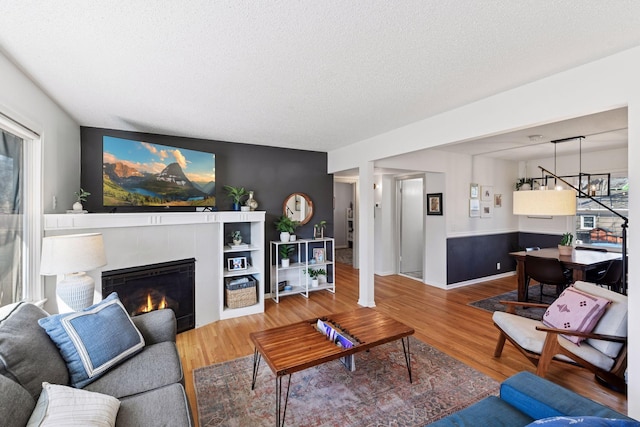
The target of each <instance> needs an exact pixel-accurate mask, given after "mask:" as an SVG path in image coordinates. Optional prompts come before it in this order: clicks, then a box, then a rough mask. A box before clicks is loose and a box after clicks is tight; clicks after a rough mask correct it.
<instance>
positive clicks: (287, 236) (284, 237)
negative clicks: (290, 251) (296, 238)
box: [280, 231, 291, 243]
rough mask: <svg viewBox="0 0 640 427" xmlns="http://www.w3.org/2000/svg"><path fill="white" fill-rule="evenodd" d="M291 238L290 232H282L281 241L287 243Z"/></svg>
mask: <svg viewBox="0 0 640 427" xmlns="http://www.w3.org/2000/svg"><path fill="white" fill-rule="evenodd" d="M290 238H291V234H289V232H287V231H282V232H280V241H281V242H283V243H286V242H288V241H289V240H290Z"/></svg>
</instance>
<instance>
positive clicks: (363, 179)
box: [358, 162, 376, 307]
mask: <svg viewBox="0 0 640 427" xmlns="http://www.w3.org/2000/svg"><path fill="white" fill-rule="evenodd" d="M359 170H360V175H359V187H360V191H359V193H360V198H359V199H360V200H359V203H358V206H359V209H358V243H359V245H358V248H359V259H360V287H359V289H360V297H359V299H358V304H359V305H361V306H364V307H375V305H376V303H375V301H374V282H373V280H374V262H375V251H374V244H375V237H374V217H373V209H374V197H373V183H374V181H373V162H366V163H363V164H361V165H360V167H359Z"/></svg>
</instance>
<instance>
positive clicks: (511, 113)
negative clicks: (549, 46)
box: [0, 43, 640, 417]
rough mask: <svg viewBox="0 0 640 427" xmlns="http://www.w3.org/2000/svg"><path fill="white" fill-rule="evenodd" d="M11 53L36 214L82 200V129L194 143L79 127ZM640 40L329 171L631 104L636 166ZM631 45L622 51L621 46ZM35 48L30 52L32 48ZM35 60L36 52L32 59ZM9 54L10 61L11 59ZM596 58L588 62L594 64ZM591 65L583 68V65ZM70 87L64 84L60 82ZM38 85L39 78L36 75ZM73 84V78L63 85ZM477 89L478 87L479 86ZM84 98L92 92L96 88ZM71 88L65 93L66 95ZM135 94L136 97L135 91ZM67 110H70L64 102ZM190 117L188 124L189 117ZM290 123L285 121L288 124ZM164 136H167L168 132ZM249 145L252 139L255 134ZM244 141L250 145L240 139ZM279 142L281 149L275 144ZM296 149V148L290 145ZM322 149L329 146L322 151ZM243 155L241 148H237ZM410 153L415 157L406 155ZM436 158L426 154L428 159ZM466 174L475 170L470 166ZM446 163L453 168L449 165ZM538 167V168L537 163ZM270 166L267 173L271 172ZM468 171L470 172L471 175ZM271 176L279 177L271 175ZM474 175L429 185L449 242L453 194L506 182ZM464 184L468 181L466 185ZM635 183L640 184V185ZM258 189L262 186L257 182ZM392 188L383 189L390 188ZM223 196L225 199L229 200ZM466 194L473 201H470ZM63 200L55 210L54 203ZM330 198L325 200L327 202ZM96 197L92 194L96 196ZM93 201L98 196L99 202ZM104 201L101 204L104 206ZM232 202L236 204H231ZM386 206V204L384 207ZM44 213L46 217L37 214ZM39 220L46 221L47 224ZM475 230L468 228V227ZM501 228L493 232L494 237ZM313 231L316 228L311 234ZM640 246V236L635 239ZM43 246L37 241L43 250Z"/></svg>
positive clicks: (422, 121)
mask: <svg viewBox="0 0 640 427" xmlns="http://www.w3.org/2000/svg"><path fill="white" fill-rule="evenodd" d="M0 45H2V46H3V48H4V52H3V55H2V56H1V57H0V70H1V71H2V73H1V74H2V76H3V79H2V82H0V85H1V87H2V91H1V92H2V95H1V98H0V105H2V113H3V115H6V116H9V117H11V118H12V119H13V120H15V121H17V122H19V123H22V124H23V125H25V126H26V127H28V128H30V129H32V130H34V131H36V133H38V134H39V135H41V136H42V140H41V141H40V143H39V144H40V146H39V148H38V147H34V148H36V149H39V150H41V156H42V159H43V160H42V168H41V170H40V176H39V177H38V176H36V182H42V186H41V187H40V188H39V189H38V191H39V193H38V194H34V195H31V196H29V197H30V199H31V201H32V202H33V204H32V206H33V208H34V211H33V212H36V213H44V214H53V213H64V212H65V211H66V209H69V208H70V206H71V205H72V203H73V201H74V196H73V193H74V192H75V191H77V190H78V189H79V188H80V186H81V185H83V181H82V174H83V173H85V171H84V169H83V167H81V165H82V151H81V147H82V126H86V127H87V128H97V129H106V130H109V131H113V130H116V131H121V130H122V131H125V132H143V133H149V134H154V135H163V136H171V137H173V136H175V135H178V136H176V138H180V137H185V138H193V135H190V134H187V133H186V132H178V133H176V132H175V131H172V130H171V129H170V128H164V129H163V128H162V127H160V126H155V127H152V126H148V127H145V126H143V124H142V123H138V124H134V125H135V126H134V125H132V122H133V121H135V120H136V119H135V117H136V115H135V114H134V113H130V112H128V111H124V110H122V111H114V112H112V114H115V115H119V116H127V120H128V121H129V126H131V127H133V128H135V129H137V130H132V129H131V128H127V129H125V128H124V126H125V122H126V120H122V121H120V122H111V123H114V124H112V125H110V126H107V125H98V124H96V123H86V122H82V121H79V120H78V119H77V118H75V117H74V116H73V115H71V114H69V113H68V112H67V111H66V110H67V109H66V108H65V107H64V102H63V101H61V100H59V99H57V97H56V94H55V93H52V92H51V91H49V90H43V89H42V87H41V86H42V85H43V84H42V83H39V84H36V83H34V82H33V79H34V78H33V77H32V75H33V72H27V71H25V70H24V68H25V66H24V65H22V62H21V61H20V59H19V56H20V55H18V54H17V52H11V51H9V52H7V50H9V49H8V47H6V46H5V45H4V44H3V43H0ZM636 45H637V43H633V44H628V45H624V46H620V47H619V49H618V50H617V51H616V52H615V53H614V52H612V53H613V54H611V55H610V56H605V55H602V57H601V58H600V59H597V60H589V61H585V62H584V63H583V62H579V61H578V62H576V63H575V64H573V66H567V67H566V68H562V69H558V70H554V71H548V72H547V74H545V75H544V76H539V77H538V78H536V79H533V80H535V81H533V80H531V81H529V80H526V79H525V80H521V81H519V82H518V83H515V82H514V83H512V86H511V87H509V88H505V89H504V90H502V91H500V93H497V94H483V95H481V94H478V96H476V97H475V99H474V100H470V101H468V102H466V103H464V104H461V105H455V106H454V105H452V106H450V108H448V109H446V110H443V111H442V112H439V113H438V114H435V115H432V116H424V117H427V118H424V117H420V118H416V120H412V121H407V122H404V123H398V124H397V126H396V127H395V128H393V129H395V130H393V129H391V130H386V131H384V132H380V133H378V134H372V135H375V136H367V137H362V138H360V139H357V140H355V142H354V143H353V144H349V145H347V146H344V147H335V148H332V149H328V150H326V151H325V153H326V154H325V155H326V158H327V162H326V167H325V173H328V174H334V173H338V172H342V171H349V170H354V169H355V170H358V174H357V176H358V180H359V186H360V188H361V189H362V188H373V184H374V183H376V180H377V179H378V178H377V177H376V173H375V168H376V167H398V164H397V162H396V159H397V158H398V157H400V156H405V157H404V158H403V159H402V160H403V163H402V168H403V169H407V170H412V171H415V170H425V169H424V165H423V164H422V163H421V164H420V165H417V164H411V161H415V162H416V163H418V162H423V161H424V158H423V159H420V158H418V157H411V154H410V153H414V152H418V151H422V150H424V149H428V148H435V147H438V146H444V145H448V144H453V143H459V142H464V141H470V140H474V139H478V138H481V137H487V136H491V135H498V134H503V133H507V132H512V131H514V130H518V129H525V128H531V127H534V126H537V125H540V124H544V123H551V122H557V121H561V120H566V119H568V118H575V117H581V116H585V115H589V114H593V113H597V112H603V111H608V110H612V109H616V108H622V107H627V108H628V112H629V113H628V137H629V141H632V142H631V143H629V146H628V159H629V160H628V163H629V164H633V159H637V158H640V156H639V155H638V152H637V150H638V148H637V144H634V143H633V141H635V140H636V139H637V138H638V136H640V122H639V120H640V119H638V115H637V114H635V113H634V112H635V111H636V110H637V105H638V103H639V102H640V93H639V92H638V88H637V84H636V83H635V76H637V75H638V71H639V70H638V67H639V64H640V51H639V50H638V48H637V47H633V46H636ZM623 47H624V49H628V50H624V49H623ZM27 49H28V48H27ZM25 54H27V55H29V54H30V52H28V53H25ZM10 58H11V59H10ZM587 62H588V63H587ZM580 64H583V65H580ZM60 79H61V80H62V81H64V79H62V78H61V77H60ZM36 80H37V79H36ZM65 84H66V85H68V86H73V84H74V82H73V81H67V82H66V83H65ZM476 84H477V83H476ZM85 89H86V93H90V90H88V88H85ZM58 90H61V91H64V90H65V89H64V88H63V89H58ZM132 93H134V92H132ZM60 105H62V107H61V106H60ZM179 113H180V112H179V110H176V111H175V112H174V115H175V116H176V117H180V114H179ZM184 120H186V119H184ZM461 123H464V126H461V125H460V124H461ZM281 124H282V123H281ZM163 130H164V132H163ZM197 139H205V140H209V141H213V140H216V141H217V140H224V141H235V140H236V139H235V138H232V137H229V138H220V137H216V138H213V137H211V138H202V136H198V137H197ZM246 141H249V142H250V141H251V140H250V139H249V138H247V139H246ZM242 142H244V141H242ZM274 144H275V143H274ZM289 148H295V147H289ZM321 151H322V150H321ZM238 152H239V153H240V152H241V149H238ZM408 153H409V155H408V156H407V154H408ZM239 156H240V159H238V158H237V157H236V158H235V159H234V160H233V161H235V162H238V163H242V155H241V154H239ZM427 156H428V154H427ZM468 161H469V163H467V167H466V168H467V169H468V168H469V167H471V166H472V163H471V161H470V160H468ZM445 166H446V167H445ZM529 166H530V167H533V168H535V165H529ZM456 167H457V165H448V166H447V165H444V164H442V165H430V170H429V171H430V172H433V173H438V174H442V173H447V172H450V171H452V170H455V169H456ZM272 168H273V166H272V165H269V166H268V167H267V168H265V170H271V169H272ZM510 168H512V171H511V172H510V173H509V174H508V175H509V180H502V181H501V185H503V186H504V188H503V192H504V193H507V192H508V191H509V190H510V189H508V188H507V185H508V184H509V182H510V181H511V180H515V179H516V178H517V177H518V167H517V166H514V165H511V166H510ZM466 173H467V172H465V174H466ZM628 174H629V176H628V178H629V183H630V185H631V186H637V184H638V183H640V172H637V171H635V170H634V169H633V168H631V167H628ZM238 176H239V175H236V177H233V178H234V179H233V180H229V181H226V182H223V180H222V179H220V183H221V184H230V185H246V186H249V185H253V183H252V182H249V183H247V184H244V183H243V182H242V181H241V179H240V178H238ZM269 176H272V175H269ZM468 176H469V178H470V179H465V178H464V177H461V178H460V184H458V185H456V186H454V187H453V188H451V187H449V185H450V184H449V182H448V181H447V183H446V184H443V185H441V186H439V187H440V188H437V187H436V188H432V189H429V191H428V192H430V193H431V192H433V193H439V192H442V193H443V194H444V216H443V217H442V218H430V219H433V220H434V221H438V220H440V221H443V225H444V227H442V230H444V231H445V232H446V234H447V236H449V235H450V236H454V235H455V232H456V231H457V230H452V229H450V228H449V227H450V224H451V222H450V221H449V220H448V215H451V214H454V212H455V214H456V215H462V216H465V217H468V211H467V209H466V207H464V206H458V204H459V201H458V202H453V201H454V200H456V198H454V197H450V196H451V194H452V192H454V191H455V192H458V191H459V192H464V193H465V194H466V192H467V191H468V185H469V184H470V183H471V182H479V183H484V184H492V185H493V186H494V187H496V186H498V184H499V182H498V180H497V179H496V178H494V176H493V174H492V172H491V170H490V169H489V168H481V167H477V168H476V167H474V174H473V175H468ZM294 179H295V178H292V177H287V179H286V180H287V181H289V182H290V183H291V184H292V185H291V187H289V188H286V189H283V190H282V192H281V193H282V194H277V195H273V196H271V195H269V196H267V194H269V193H267V192H266V191H268V190H265V192H263V194H264V196H263V198H261V196H260V192H259V191H258V192H257V193H256V198H257V199H258V200H259V202H260V203H261V205H262V207H264V208H265V209H267V210H268V211H269V212H270V214H271V215H272V218H273V217H275V215H276V212H277V211H278V209H277V207H278V206H279V205H281V203H282V200H283V199H284V197H285V196H286V195H287V194H290V193H291V192H295V191H302V190H301V189H300V188H296V185H294V184H295V181H294ZM461 183H463V184H461ZM634 184H636V185H634ZM256 185H257V184H256ZM383 188H384V183H383ZM221 195H222V194H221ZM314 197H320V198H322V200H323V203H321V205H322V206H321V208H320V209H327V207H329V206H330V203H331V196H330V195H326V194H324V193H322V194H320V195H314ZM375 197H376V196H375V194H374V193H373V192H367V191H361V192H360V194H359V199H358V204H359V216H358V227H359V233H358V242H357V245H358V252H359V257H358V258H359V271H358V272H357V274H358V277H359V283H360V284H359V288H358V295H357V296H356V298H358V303H360V305H363V306H373V305H375V304H376V294H375V289H374V285H373V284H374V282H375V277H374V273H375V265H376V262H375V248H376V247H377V246H378V245H377V244H376V243H377V241H375V240H374V239H375V237H374V236H376V233H375V231H374V227H375V218H374V212H376V211H375V209H376V208H375ZM465 197H466V196H465ZM54 199H55V200H56V202H55V204H56V207H55V208H54V207H53V205H54V203H53V200H54ZM325 199H327V200H325ZM90 200H91V198H90ZM94 201H95V200H94ZM98 201H99V200H98ZM225 203H228V201H225ZM629 205H630V206H633V205H634V200H633V199H632V197H630V200H629ZM382 208H383V209H385V206H384V205H383V206H382ZM502 211H503V212H506V211H509V207H508V205H507V204H506V203H505V206H504V208H502ZM330 214H331V212H330V210H329V211H328V212H327V213H325V214H322V216H323V217H328V216H330ZM629 215H630V222H631V224H635V223H636V222H637V221H636V220H635V219H636V216H637V215H638V214H635V213H634V210H633V209H630V210H629ZM37 216H39V215H37ZM38 221H41V219H39V220H38ZM514 221H516V222H517V223H518V227H522V228H521V229H522V230H526V229H527V227H526V226H524V225H522V226H521V224H522V223H521V221H526V220H524V219H523V220H520V219H517V220H514ZM266 230H267V232H268V233H275V230H274V229H273V228H272V227H271V225H270V224H267V226H266ZM464 231H468V230H464ZM493 231H494V230H491V232H493ZM303 232H306V233H307V234H308V233H309V230H306V231H303ZM636 233H637V232H636V231H635V230H634V228H633V227H631V228H630V229H629V240H630V241H633V240H634V235H635V236H637V234H636ZM635 240H638V238H637V237H636V239H635ZM36 247H39V245H36ZM438 267H439V270H436V275H435V276H433V277H428V278H426V280H427V281H429V282H430V283H431V284H434V285H435V286H440V287H446V286H447V283H446V267H447V265H446V263H443V262H440V263H438ZM32 274H33V276H34V277H37V279H35V280H34V282H33V286H34V291H35V292H34V297H40V298H42V297H47V298H49V299H50V300H51V299H54V298H55V279H51V278H47V279H46V281H44V280H43V282H44V284H45V285H44V286H45V287H44V289H37V285H36V284H37V283H40V277H39V275H38V274H37V269H35V268H33V269H32ZM639 275H640V270H638V267H637V266H635V265H634V263H630V266H629V282H630V283H633V282H634V279H635V278H636V277H639ZM629 297H630V299H631V301H630V302H631V304H632V305H633V306H637V305H638V301H637V300H636V296H635V295H634V294H633V292H631V293H630V295H629ZM630 316H631V317H630V319H629V329H630V330H629V334H630V337H633V338H630V353H631V354H634V353H637V352H638V346H640V343H638V342H639V340H637V338H636V337H637V335H638V333H639V330H638V327H637V325H638V324H640V323H639V322H638V321H637V316H638V315H637V314H635V313H634V312H633V311H632V312H631V314H630ZM637 363H638V362H637V361H635V362H634V359H633V358H630V361H629V414H630V415H631V416H635V417H638V416H639V415H640V412H639V411H640V408H639V407H637V406H636V405H637V403H634V402H638V401H640V399H639V398H638V396H640V388H639V387H640V381H638V379H637V374H636V375H634V373H635V372H636V371H637V370H638V369H639V368H638V366H637Z"/></svg>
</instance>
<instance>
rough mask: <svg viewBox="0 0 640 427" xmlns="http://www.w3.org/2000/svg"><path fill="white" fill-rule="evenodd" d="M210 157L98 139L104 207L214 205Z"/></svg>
mask: <svg viewBox="0 0 640 427" xmlns="http://www.w3.org/2000/svg"><path fill="white" fill-rule="evenodd" d="M215 190H216V156H215V154H213V153H206V152H203V151H195V150H187V149H184V148H177V147H169V146H166V145H160V144H152V143H149V142H143V141H133V140H130V139H122V138H114V137H111V136H104V137H103V138H102V194H103V196H102V197H103V202H102V203H103V205H104V206H205V207H206V206H215V201H216V200H215Z"/></svg>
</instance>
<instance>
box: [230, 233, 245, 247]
mask: <svg viewBox="0 0 640 427" xmlns="http://www.w3.org/2000/svg"><path fill="white" fill-rule="evenodd" d="M231 240H232V241H233V244H234V245H239V244H240V243H242V234H241V233H240V230H235V231H232V232H231Z"/></svg>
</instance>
